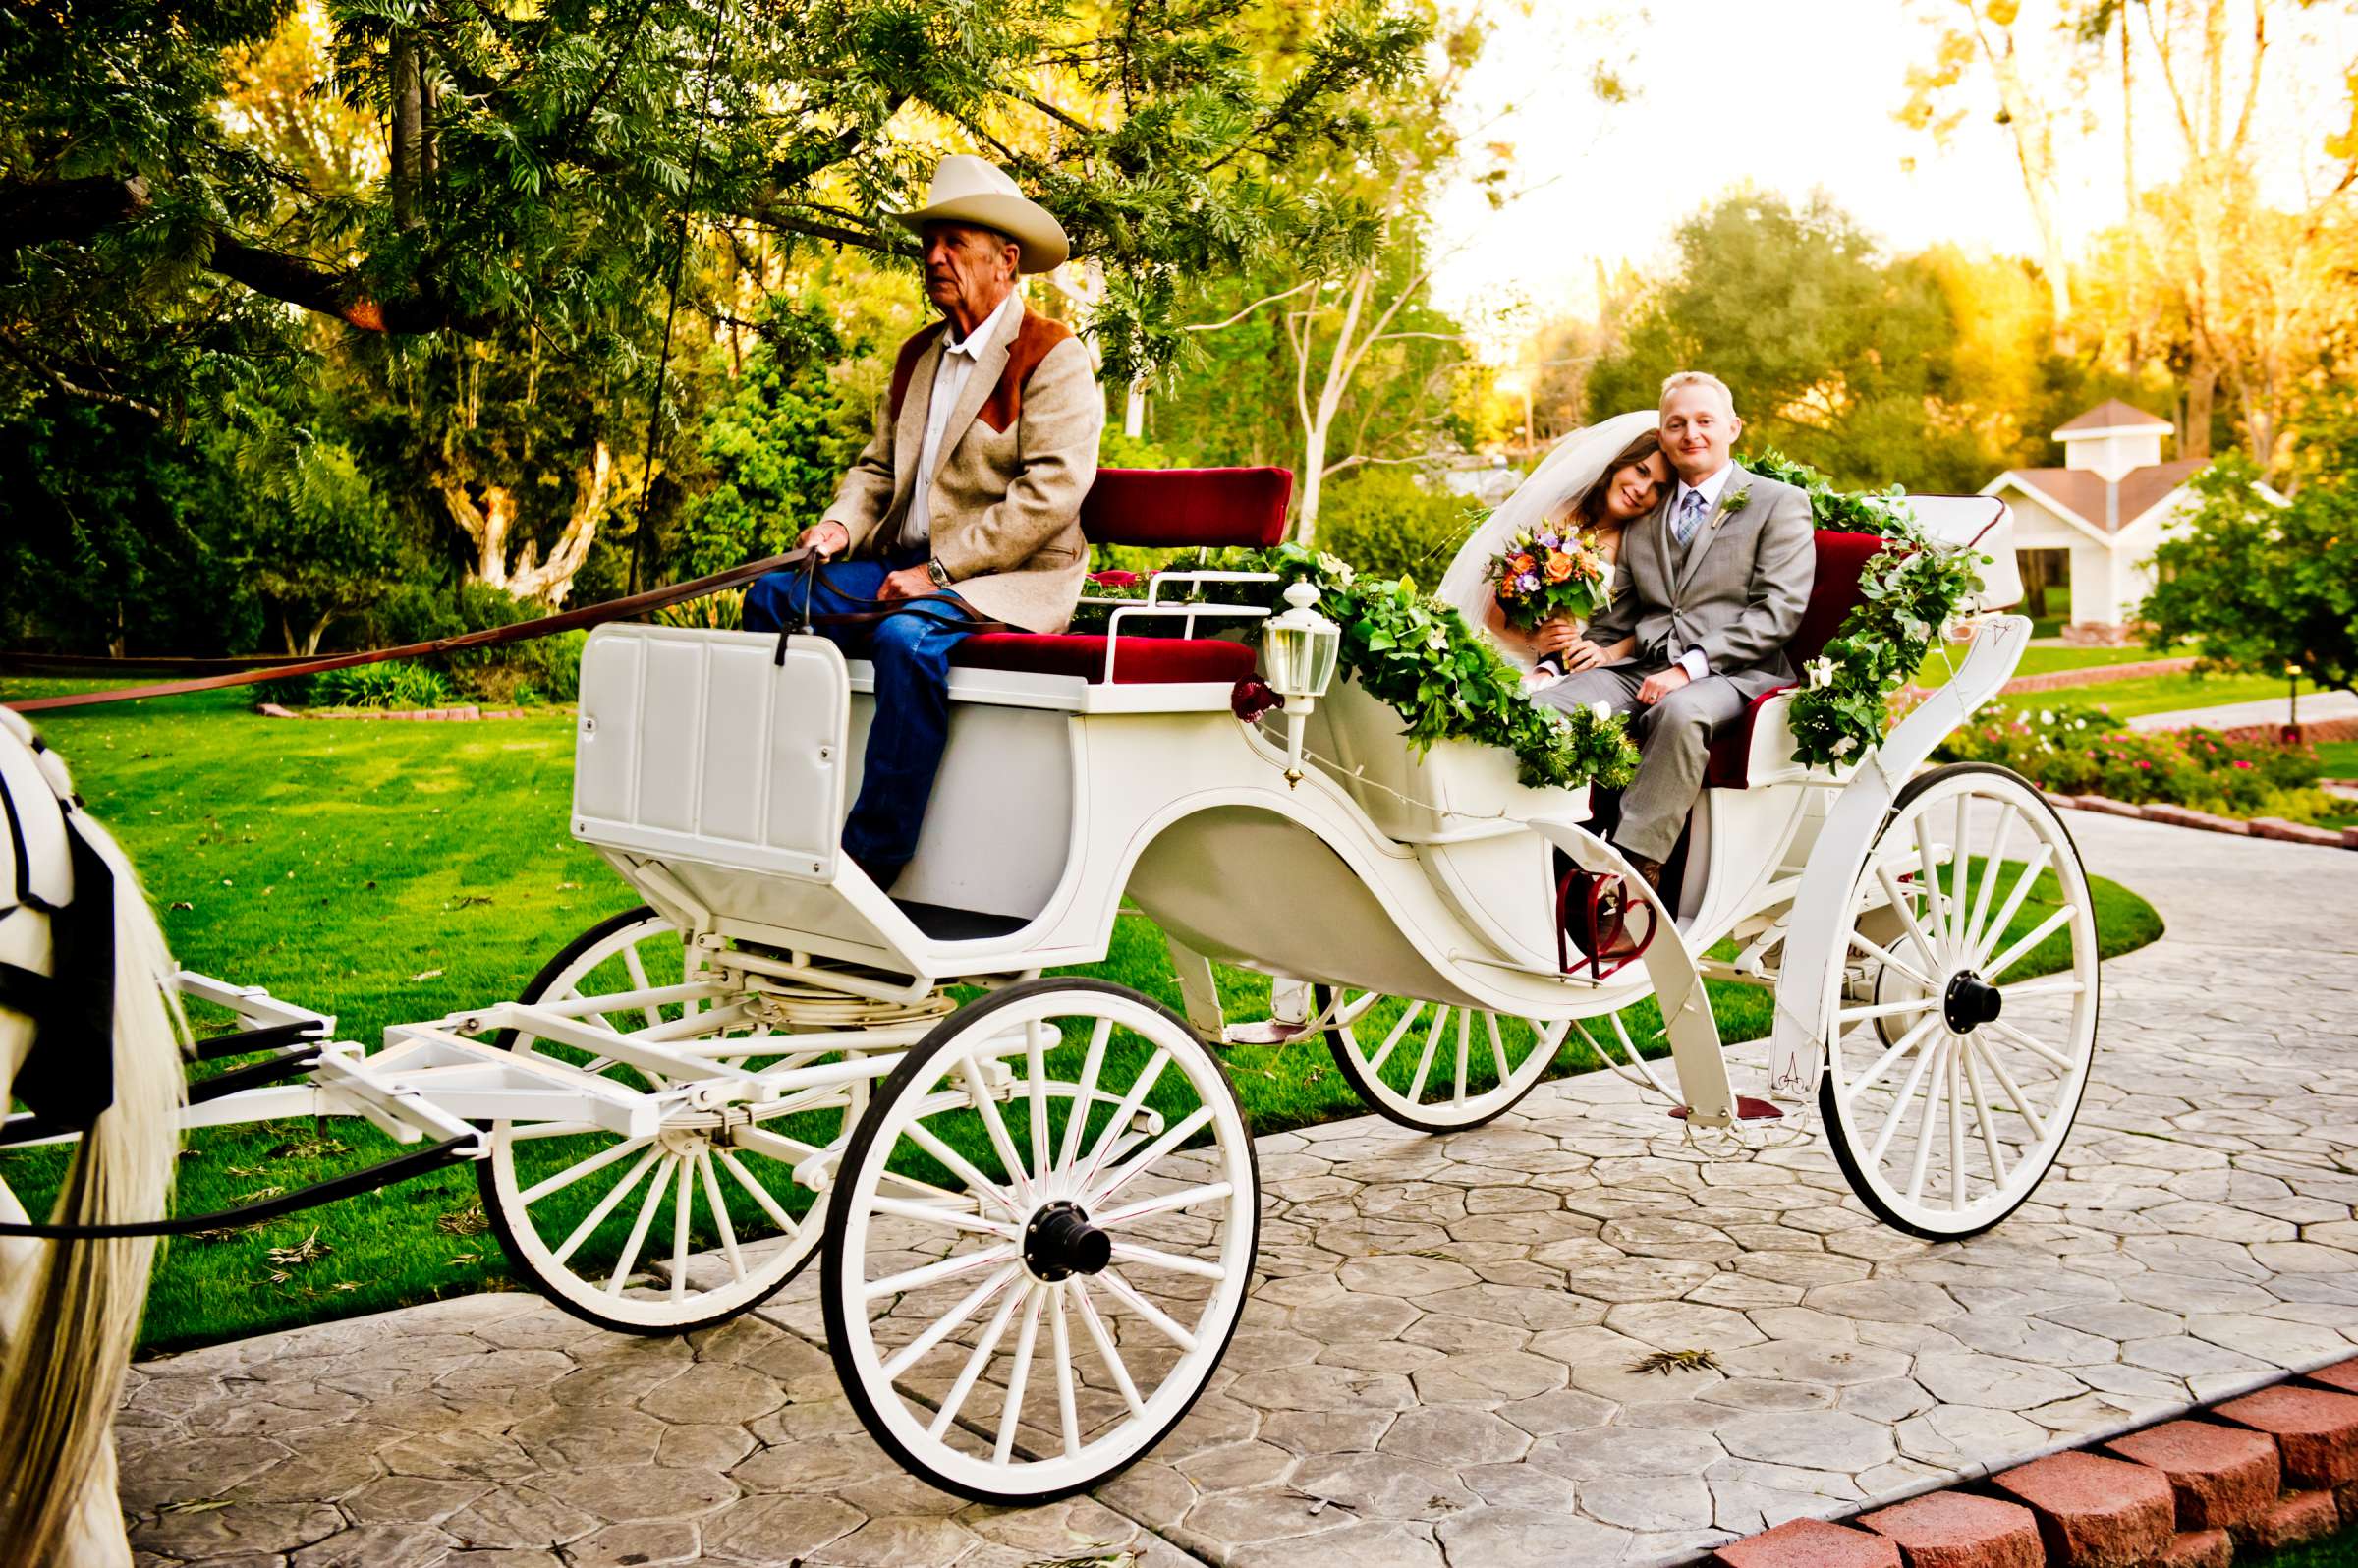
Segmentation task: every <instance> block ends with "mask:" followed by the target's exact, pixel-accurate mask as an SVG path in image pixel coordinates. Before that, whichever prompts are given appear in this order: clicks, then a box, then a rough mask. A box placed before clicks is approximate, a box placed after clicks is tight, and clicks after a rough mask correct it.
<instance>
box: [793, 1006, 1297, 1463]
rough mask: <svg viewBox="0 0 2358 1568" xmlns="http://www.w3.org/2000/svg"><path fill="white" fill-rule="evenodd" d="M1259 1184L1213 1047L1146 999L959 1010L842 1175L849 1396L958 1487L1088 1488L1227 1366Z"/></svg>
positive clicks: (838, 1264) (829, 1276) (882, 1090)
mask: <svg viewBox="0 0 2358 1568" xmlns="http://www.w3.org/2000/svg"><path fill="white" fill-rule="evenodd" d="M1259 1183H1260V1176H1259V1169H1258V1166H1257V1165H1256V1163H1255V1159H1254V1153H1253V1140H1252V1135H1251V1133H1250V1131H1249V1129H1248V1128H1247V1127H1246V1125H1245V1117H1244V1111H1243V1109H1242V1107H1241V1106H1239V1104H1238V1103H1237V1098H1236V1094H1235V1092H1234V1091H1233V1090H1232V1089H1231V1088H1230V1087H1229V1084H1228V1080H1227V1078H1226V1076H1225V1075H1224V1074H1223V1073H1222V1072H1221V1070H1220V1065H1219V1063H1218V1062H1217V1061H1215V1060H1214V1059H1213V1058H1212V1056H1211V1053H1210V1052H1209V1051H1207V1049H1205V1047H1204V1045H1203V1043H1202V1042H1201V1041H1200V1040H1199V1039H1198V1038H1197V1037H1196V1036H1195V1033H1194V1032H1193V1031H1192V1030H1190V1029H1189V1028H1188V1027H1187V1025H1186V1024H1185V1023H1184V1022H1182V1021H1181V1020H1180V1019H1178V1018H1176V1017H1174V1016H1173V1015H1172V1014H1171V1013H1170V1012H1168V1011H1167V1010H1165V1009H1163V1008H1161V1007H1158V1006H1156V1005H1155V1004H1154V1003H1153V1002H1152V1001H1151V1000H1149V999H1148V998H1146V997H1144V996H1141V995H1139V994H1138V993H1137V992H1135V991H1132V990H1128V989H1125V988H1124V987H1122V986H1119V985H1112V984H1107V983H1104V982H1102V981H1097V980H1068V979H1060V978H1048V979H1041V980H1028V981H1024V982H1021V983H1018V984H1015V985H1011V986H1009V987H1007V988H1006V989H1004V990H1000V991H996V992H994V993H992V994H991V995H989V996H986V997H984V998H983V999H982V1000H981V1001H978V1002H974V1003H972V1004H970V1005H969V1006H967V1007H964V1008H962V1009H960V1010H959V1011H958V1012H956V1013H954V1014H952V1015H951V1016H950V1017H949V1018H947V1019H944V1020H943V1021H942V1023H941V1024H940V1025H939V1026H938V1027H936V1028H935V1029H934V1031H933V1032H932V1033H931V1034H930V1035H928V1036H926V1038H925V1039H924V1040H922V1041H920V1042H919V1043H918V1044H917V1045H916V1046H915V1047H914V1048H912V1049H911V1050H910V1052H909V1054H908V1055H907V1057H906V1058H905V1059H904V1060H903V1061H902V1063H901V1065H900V1067H899V1069H898V1070H897V1071H896V1072H894V1073H893V1075H892V1076H891V1077H890V1078H889V1079H887V1080H886V1081H885V1082H884V1083H883V1085H882V1086H880V1087H879V1088H878V1089H877V1090H876V1092H875V1095H874V1098H873V1100H872V1102H871V1103H870V1106H869V1108H868V1111H867V1113H866V1114H865V1115H864V1116H863V1117H862V1118H861V1120H860V1122H859V1124H858V1125H857V1126H856V1127H855V1128H854V1129H853V1132H852V1139H851V1143H850V1145H849V1147H848V1148H846V1149H845V1150H844V1156H843V1163H842V1166H841V1168H840V1170H839V1171H838V1173H837V1176H836V1180H835V1183H834V1186H833V1188H832V1190H831V1191H830V1192H829V1194H828V1204H827V1231H826V1241H825V1244H824V1247H823V1249H822V1250H821V1253H820V1268H821V1275H822V1285H821V1297H822V1301H823V1305H824V1310H825V1314H826V1326H827V1343H828V1345H829V1346H830V1347H831V1348H832V1350H833V1354H834V1357H835V1366H836V1371H837V1372H838V1373H839V1374H840V1375H841V1377H842V1379H843V1387H844V1392H845V1393H846V1395H848V1396H849V1398H850V1400H851V1403H852V1406H853V1408H854V1409H855V1410H857V1411H858V1412H859V1414H860V1419H861V1420H862V1421H863V1422H864V1423H866V1425H867V1427H868V1429H869V1431H870V1434H871V1435H872V1436H874V1438H875V1439H876V1441H877V1442H878V1443H879V1444H881V1445H882V1446H883V1448H884V1449H885V1451H886V1452H888V1453H890V1454H891V1455H893V1457H894V1458H896V1459H898V1460H899V1461H900V1462H901V1464H902V1465H904V1466H906V1467H907V1468H908V1470H909V1471H910V1472H911V1473H912V1474H913V1475H916V1476H917V1477H919V1478H920V1479H922V1480H925V1481H926V1482H929V1483H931V1484H933V1485H936V1486H939V1487H941V1488H942V1489H944V1490H946V1491H951V1492H956V1493H959V1494H960V1495H963V1496H967V1497H973V1498H977V1499H979V1500H982V1501H986V1502H996V1503H1008V1504H1015V1503H1031V1502H1040V1501H1045V1500H1047V1499H1050V1498H1055V1497H1061V1496H1066V1495H1069V1494H1071V1493H1073V1492H1077V1491H1080V1490H1082V1489H1084V1488H1086V1487H1089V1486H1093V1485H1095V1484H1097V1483H1099V1482H1101V1481H1103V1480H1105V1479H1106V1478H1107V1477H1109V1476H1111V1475H1113V1474H1115V1473H1116V1472H1117V1471H1120V1470H1121V1469H1122V1468H1123V1467H1125V1466H1127V1465H1129V1464H1130V1463H1131V1462H1132V1461H1134V1460H1136V1459H1138V1458H1139V1457H1140V1456H1141V1455H1142V1454H1144V1453H1146V1452H1147V1451H1148V1450H1149V1449H1150V1448H1151V1447H1152V1446H1153V1445H1154V1444H1155V1443H1156V1442H1157V1441H1159V1440H1160V1439H1161V1437H1162V1435H1163V1434H1164V1433H1165V1432H1167V1431H1169V1430H1170V1429H1171V1428H1173V1427H1175V1426H1176V1425H1178V1423H1179V1421H1180V1420H1181V1418H1183V1417H1184V1416H1185V1415H1186V1414H1187V1412H1188V1408H1189V1407H1190V1406H1191V1405H1193V1404H1194V1403H1195V1401H1196V1398H1197V1396H1198V1395H1199V1394H1201V1393H1202V1392H1203V1390H1204V1386H1205V1383H1206V1381H1207V1379H1208V1378H1209V1377H1210V1376H1211V1373H1212V1372H1213V1370H1214V1369H1215V1368H1216V1367H1217V1366H1218V1365H1219V1360H1220V1356H1221V1354H1222V1352H1224V1351H1225V1350H1226V1349H1227V1345H1228V1339H1229V1336H1230V1335H1231V1334H1233V1333H1234V1332H1235V1330H1236V1324H1237V1318H1238V1316H1239V1315H1240V1314H1241V1313H1242V1311H1243V1309H1244V1303H1245V1293H1246V1289H1247V1286H1248V1285H1249V1283H1250V1281H1251V1278H1252V1269H1253V1252H1254V1247H1255V1245H1256V1243H1257V1242H1258V1240H1259V1236H1260V1229H1261V1210H1260V1202H1259Z"/></svg>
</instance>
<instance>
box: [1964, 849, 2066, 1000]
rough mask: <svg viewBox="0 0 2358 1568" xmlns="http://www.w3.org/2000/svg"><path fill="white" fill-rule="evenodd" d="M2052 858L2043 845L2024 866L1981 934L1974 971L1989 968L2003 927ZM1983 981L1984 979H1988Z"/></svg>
mask: <svg viewBox="0 0 2358 1568" xmlns="http://www.w3.org/2000/svg"><path fill="white" fill-rule="evenodd" d="M2054 858H2055V847H2054V846H2053V845H2052V844H2042V845H2040V846H2039V853H2038V854H2036V855H2034V856H2032V857H2031V858H2030V860H2028V861H2027V862H2025V863H2024V865H2023V868H2022V874H2021V875H2020V876H2018V877H2016V878H2015V879H2014V885H2013V887H2012V888H2011V889H2009V890H2008V891H2007V893H2006V901H2005V902H2004V903H2003V904H2001V905H1999V906H1998V910H1997V913H1996V914H1994V915H1993V916H1991V917H1990V928H1989V929H1988V930H1986V931H1984V932H1983V933H1982V939H1981V942H1980V944H1979V945H1977V946H1976V947H1975V948H1974V950H1973V962H1974V967H1975V968H1977V969H1983V970H1987V969H1988V968H1989V964H1990V954H1991V952H1992V951H1993V949H1994V948H1995V947H1996V946H1997V944H1998V942H1999V941H2000V940H2001V939H2003V938H2004V936H2005V934H2006V927H2007V926H2009V925H2011V924H2014V912H2015V911H2016V910H2018V909H2020V908H2022V901H2023V900H2024V899H2026V898H2029V897H2030V896H2031V888H2032V887H2033V886H2034V885H2035V884H2036V883H2037V882H2038V880H2039V878H2040V875H2041V874H2042V873H2043V872H2045V871H2046V869H2047V866H2048V863H2049V861H2051V860H2053V859H2054ZM1984 978H1985V979H1986V978H1987V976H1985V977H1984Z"/></svg>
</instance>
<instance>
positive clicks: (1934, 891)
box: [1916, 812, 1955, 932]
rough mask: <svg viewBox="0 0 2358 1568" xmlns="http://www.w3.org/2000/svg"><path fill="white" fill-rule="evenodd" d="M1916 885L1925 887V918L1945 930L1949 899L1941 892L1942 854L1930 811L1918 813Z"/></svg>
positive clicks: (1946, 927)
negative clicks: (1935, 846)
mask: <svg viewBox="0 0 2358 1568" xmlns="http://www.w3.org/2000/svg"><path fill="white" fill-rule="evenodd" d="M1950 853H1951V854H1952V855H1953V854H1954V853H1955V852H1954V851H1953V850H1952V851H1951V852H1950ZM1916 856H1917V866H1918V869H1917V872H1916V885H1917V886H1918V887H1921V888H1923V889H1924V918H1925V920H1926V921H1927V922H1928V923H1929V924H1930V925H1931V927H1932V929H1933V930H1935V931H1936V932H1938V931H1945V930H1947V929H1948V924H1949V922H1948V900H1947V899H1946V898H1945V897H1944V896H1942V894H1941V892H1940V855H1939V852H1938V851H1937V849H1935V848H1934V847H1933V816H1932V813H1931V812H1918V813H1917V815H1916Z"/></svg>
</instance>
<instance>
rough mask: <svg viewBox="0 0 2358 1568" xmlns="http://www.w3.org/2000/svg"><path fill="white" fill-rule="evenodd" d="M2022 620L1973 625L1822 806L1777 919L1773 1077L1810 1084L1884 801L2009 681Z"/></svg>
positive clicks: (2026, 637) (1886, 806) (2018, 657)
mask: <svg viewBox="0 0 2358 1568" xmlns="http://www.w3.org/2000/svg"><path fill="white" fill-rule="evenodd" d="M2030 641H2031V623H2030V621H2029V620H2028V619H2027V618H2026V617H2023V616H2020V615H1995V616H1992V617H1990V618H1989V619H1987V620H1985V621H1983V622H1981V623H1980V627H1979V629H1978V630H1977V631H1976V632H1975V634H1974V639H1973V644H1972V645H1971V646H1970V647H1969V648H1968V649H1967V650H1966V653H1965V662H1964V664H1963V665H1962V666H1961V667H1960V668H1959V669H1958V670H1957V672H1956V674H1955V675H1954V676H1952V677H1951V678H1950V680H1949V682H1948V684H1947V685H1945V686H1942V687H1940V688H1938V689H1937V690H1936V691H1935V692H1934V693H1933V695H1932V696H1931V697H1929V698H1927V699H1926V700H1925V701H1924V703H1923V705H1922V706H1920V707H1918V708H1917V709H1916V711H1915V712H1913V713H1910V714H1909V715H1908V716H1907V717H1906V718H1904V719H1902V720H1901V721H1900V722H1899V723H1898V724H1897V725H1895V726H1894V727H1893V728H1892V731H1891V733H1890V734H1889V735H1887V736H1885V737H1884V738H1883V744H1882V745H1881V746H1879V747H1877V748H1876V749H1875V750H1874V751H1872V752H1870V753H1869V754H1868V755H1867V757H1866V760H1864V761H1863V762H1861V763H1860V764H1859V770H1858V772H1857V773H1856V774H1854V775H1853V776H1852V778H1851V781H1850V782H1849V783H1848V784H1847V785H1845V786H1844V787H1843V789H1842V793H1841V794H1840V795H1839V796H1837V797H1836V798H1835V800H1834V804H1833V808H1832V809H1831V810H1830V811H1828V812H1826V818H1825V827H1824V828H1822V829H1821V830H1820V831H1819V834H1818V839H1817V842H1816V844H1815V845H1813V846H1812V848H1811V850H1810V861H1809V865H1808V866H1807V867H1806V868H1804V869H1803V871H1802V875H1801V889H1800V891H1799V892H1798V893H1796V894H1795V895H1794V898H1793V912H1792V915H1791V917H1790V918H1789V919H1788V920H1787V922H1786V926H1785V932H1786V934H1785V952H1784V961H1783V963H1782V964H1781V965H1780V966H1779V969H1778V978H1777V982H1776V1024H1775V1028H1774V1030H1773V1032H1772V1033H1771V1034H1770V1036H1769V1040H1770V1050H1769V1060H1770V1061H1771V1062H1773V1063H1774V1064H1775V1068H1774V1074H1773V1076H1774V1077H1775V1078H1776V1079H1778V1080H1780V1081H1783V1082H1801V1083H1814V1082H1816V1081H1817V1072H1818V1064H1819V1062H1820V1061H1821V1060H1822V1059H1823V1058H1824V1056H1825V1046H1826V1042H1825V1039H1824V1038H1823V1037H1822V1036H1821V1034H1820V1021H1821V1020H1823V1019H1824V1018H1825V1003H1826V995H1825V990H1826V977H1827V976H1828V974H1829V973H1831V972H1832V967H1833V959H1834V956H1835V952H1836V949H1837V946H1838V945H1840V944H1846V943H1847V942H1848V941H1849V933H1850V924H1851V917H1852V913H1853V912H1852V910H1851V909H1850V898H1851V892H1852V889H1854V888H1855V887H1857V886H1858V881H1859V873H1860V872H1861V871H1862V870H1864V869H1865V868H1866V866H1867V857H1868V856H1869V855H1870V854H1871V853H1872V852H1873V851H1874V848H1875V841H1876V837H1877V835H1878V834H1880V833H1881V831H1882V827H1883V823H1884V821H1885V820H1886V819H1887V818H1888V817H1889V816H1890V814H1891V807H1892V803H1893V802H1895V801H1897V800H1898V799H1899V792H1900V791H1901V790H1903V789H1905V788H1907V784H1908V779H1909V778H1910V776H1912V775H1913V774H1914V773H1915V771H1916V769H1917V768H1919V767H1920V766H1922V765H1923V764H1924V761H1925V759H1926V758H1927V757H1929V756H1932V755H1933V749H1934V748H1935V747H1937V746H1938V745H1939V744H1940V743H1941V742H1942V741H1944V740H1946V739H1947V738H1948V737H1949V735H1950V733H1951V732H1953V731H1955V730H1957V729H1959V728H1962V727H1963V726H1964V725H1965V724H1966V723H1967V722H1968V721H1970V720H1971V719H1972V717H1973V712H1974V709H1976V708H1978V707H1980V706H1981V705H1982V704H1983V703H1984V702H1986V701H1988V700H1990V699H1991V698H1993V697H1994V696H1996V695H1997V689H1998V688H1999V687H2001V686H2003V685H2005V683H2006V682H2007V681H2008V680H2009V679H2011V678H2012V676H2013V674H2014V667H2015V665H2017V664H2019V663H2020V662H2021V661H2022V650H2023V649H2024V648H2025V647H2027V646H2028V645H2029V644H2030Z"/></svg>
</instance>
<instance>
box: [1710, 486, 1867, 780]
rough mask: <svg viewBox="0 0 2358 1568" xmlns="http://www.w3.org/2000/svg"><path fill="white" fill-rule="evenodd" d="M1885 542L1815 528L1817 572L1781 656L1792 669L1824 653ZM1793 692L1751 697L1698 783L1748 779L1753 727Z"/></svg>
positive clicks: (1719, 739) (1716, 742)
mask: <svg viewBox="0 0 2358 1568" xmlns="http://www.w3.org/2000/svg"><path fill="white" fill-rule="evenodd" d="M1887 542H1888V541H1887V540H1885V539H1884V538H1882V537H1881V535H1880V534H1875V533H1835V532H1830V531H1828V530H1825V529H1821V530H1819V531H1818V537H1817V543H1818V576H1817V579H1816V581H1814V582H1813V583H1811V585H1810V602H1809V604H1808V606H1807V607H1806V608H1804V609H1803V610H1802V612H1801V625H1800V626H1799V627H1797V628H1795V630H1794V633H1793V641H1792V642H1790V643H1787V644H1785V659H1786V662H1788V663H1789V664H1791V665H1792V666H1793V668H1794V669H1795V670H1796V671H1799V670H1800V669H1801V668H1802V666H1803V665H1805V664H1807V663H1808V662H1809V661H1810V660H1812V659H1814V658H1816V657H1818V656H1819V655H1820V654H1822V653H1824V652H1825V644H1828V643H1831V642H1832V641H1833V640H1834V638H1835V637H1836V636H1837V635H1838V634H1839V633H1840V632H1841V630H1842V623H1843V622H1844V621H1846V620H1848V619H1849V618H1850V612H1851V611H1852V610H1853V609H1855V608H1856V607H1857V606H1858V604H1859V574H1860V573H1861V572H1862V571H1863V570H1865V568H1866V565H1867V563H1868V562H1869V561H1870V560H1872V559H1873V558H1874V557H1875V556H1876V554H1877V553H1878V552H1880V551H1881V549H1882V547H1883V546H1884V544H1885V543H1887ZM1791 690H1793V688H1792V687H1791V686H1780V687H1778V688H1776V690H1775V691H1772V692H1764V693H1763V694H1761V695H1760V696H1759V697H1757V698H1754V699H1753V700H1752V705H1751V706H1750V707H1748V708H1746V709H1745V710H1744V716H1743V717H1742V718H1740V719H1738V720H1737V721H1736V722H1735V723H1733V724H1730V725H1728V726H1727V727H1726V728H1725V729H1723V730H1721V731H1720V732H1719V734H1718V735H1717V736H1715V737H1714V738H1713V739H1712V754H1711V760H1710V762H1709V763H1708V764H1707V765H1706V766H1705V768H1704V773H1703V782H1704V783H1705V784H1706V785H1707V786H1709V787H1710V788H1712V789H1722V790H1740V789H1743V788H1744V787H1745V785H1746V784H1747V783H1748V782H1749V780H1748V778H1747V773H1748V771H1749V766H1750V763H1751V760H1752V727H1753V725H1754V723H1755V722H1756V721H1758V719H1759V718H1760V715H1761V709H1762V708H1763V707H1765V706H1767V705H1768V700H1769V699H1770V698H1772V697H1775V696H1777V695H1778V694H1779V693H1782V692H1789V691H1791Z"/></svg>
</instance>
